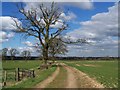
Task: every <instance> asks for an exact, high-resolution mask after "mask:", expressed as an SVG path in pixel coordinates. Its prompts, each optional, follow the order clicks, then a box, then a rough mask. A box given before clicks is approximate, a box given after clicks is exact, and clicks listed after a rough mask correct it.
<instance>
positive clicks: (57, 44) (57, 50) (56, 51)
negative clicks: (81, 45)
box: [49, 38, 68, 62]
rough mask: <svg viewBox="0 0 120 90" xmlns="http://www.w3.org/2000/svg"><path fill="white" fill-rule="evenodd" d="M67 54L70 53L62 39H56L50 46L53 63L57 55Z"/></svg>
mask: <svg viewBox="0 0 120 90" xmlns="http://www.w3.org/2000/svg"><path fill="white" fill-rule="evenodd" d="M66 52H68V50H67V47H66V44H65V43H64V42H63V41H62V39H61V38H55V39H54V40H53V41H52V43H51V44H50V48H49V54H50V55H51V56H52V59H53V62H54V60H55V56H56V55H64V54H65V53H66Z"/></svg>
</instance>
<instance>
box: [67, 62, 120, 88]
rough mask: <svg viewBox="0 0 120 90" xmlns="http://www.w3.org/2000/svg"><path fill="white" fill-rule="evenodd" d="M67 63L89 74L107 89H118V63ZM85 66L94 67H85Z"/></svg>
mask: <svg viewBox="0 0 120 90" xmlns="http://www.w3.org/2000/svg"><path fill="white" fill-rule="evenodd" d="M65 63H66V64H68V65H70V66H73V67H75V68H77V69H79V70H80V71H82V72H84V73H86V74H88V75H89V76H90V77H92V78H94V79H96V80H98V82H100V83H101V84H103V85H104V86H105V87H107V88H117V87H118V62H117V61H74V62H72V61H71V62H68V61H66V62H65ZM76 64H78V65H80V66H78V65H76ZM84 64H87V65H94V66H85V65H84Z"/></svg>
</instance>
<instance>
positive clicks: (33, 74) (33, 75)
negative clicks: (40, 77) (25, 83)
mask: <svg viewBox="0 0 120 90" xmlns="http://www.w3.org/2000/svg"><path fill="white" fill-rule="evenodd" d="M32 72H33V73H32V77H33V78H34V77H35V72H34V70H32Z"/></svg>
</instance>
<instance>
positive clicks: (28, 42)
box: [23, 41, 33, 47]
mask: <svg viewBox="0 0 120 90" xmlns="http://www.w3.org/2000/svg"><path fill="white" fill-rule="evenodd" d="M23 44H25V45H27V46H29V47H32V46H33V44H32V43H31V42H30V41H26V42H23Z"/></svg>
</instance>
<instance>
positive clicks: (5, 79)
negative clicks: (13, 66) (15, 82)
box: [3, 71, 7, 86]
mask: <svg viewBox="0 0 120 90" xmlns="http://www.w3.org/2000/svg"><path fill="white" fill-rule="evenodd" d="M4 75H5V77H4V82H3V86H6V81H7V72H6V71H5V72H4Z"/></svg>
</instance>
